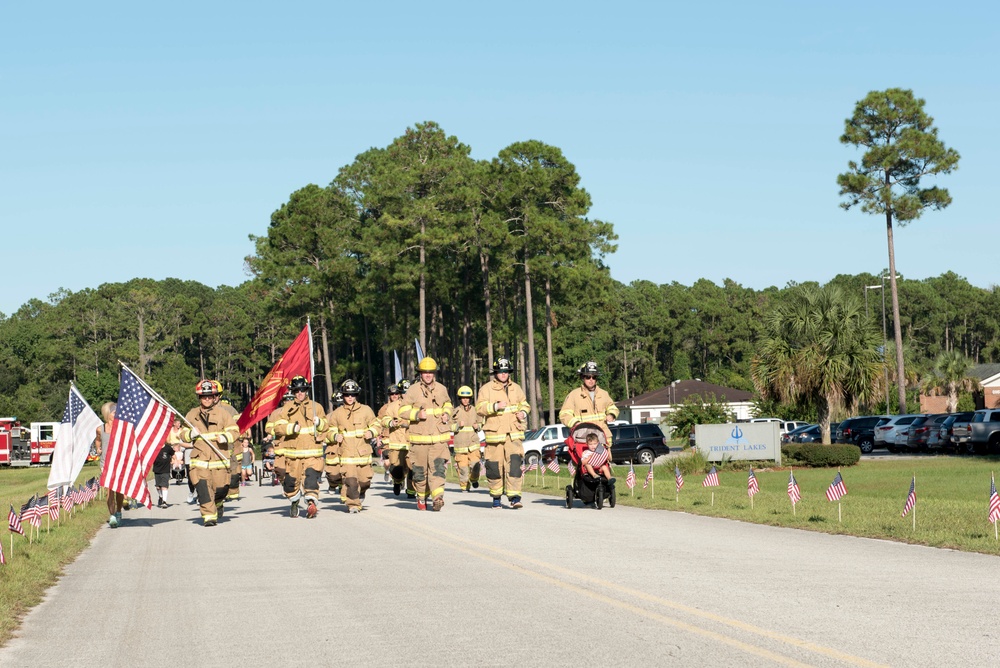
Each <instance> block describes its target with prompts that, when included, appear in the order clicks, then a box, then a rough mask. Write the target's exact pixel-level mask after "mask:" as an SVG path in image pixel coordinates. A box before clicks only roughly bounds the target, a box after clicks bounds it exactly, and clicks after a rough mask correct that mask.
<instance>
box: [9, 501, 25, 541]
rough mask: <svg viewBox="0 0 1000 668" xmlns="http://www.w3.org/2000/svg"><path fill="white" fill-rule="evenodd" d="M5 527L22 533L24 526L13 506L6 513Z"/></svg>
mask: <svg viewBox="0 0 1000 668" xmlns="http://www.w3.org/2000/svg"><path fill="white" fill-rule="evenodd" d="M7 528H8V529H9V530H10V531H12V532H14V533H19V534H21V535H22V536H23V535H24V528H23V527H22V526H21V518H20V516H19V515H18V514H17V513H15V512H14V506H11V507H10V512H9V513H7Z"/></svg>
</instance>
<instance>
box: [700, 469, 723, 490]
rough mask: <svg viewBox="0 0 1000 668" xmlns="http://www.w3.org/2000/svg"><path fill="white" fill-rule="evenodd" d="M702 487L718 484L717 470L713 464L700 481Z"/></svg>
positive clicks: (716, 485)
mask: <svg viewBox="0 0 1000 668" xmlns="http://www.w3.org/2000/svg"><path fill="white" fill-rule="evenodd" d="M701 486H702V487H718V486H719V471H718V470H717V469H716V468H715V467H714V466H713V467H712V468H711V469H709V471H708V475H707V476H705V479H704V480H702V481H701Z"/></svg>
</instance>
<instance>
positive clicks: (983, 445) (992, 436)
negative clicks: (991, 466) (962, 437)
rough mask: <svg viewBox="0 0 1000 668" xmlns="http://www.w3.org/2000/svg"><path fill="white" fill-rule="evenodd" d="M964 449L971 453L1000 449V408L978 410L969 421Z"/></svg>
mask: <svg viewBox="0 0 1000 668" xmlns="http://www.w3.org/2000/svg"><path fill="white" fill-rule="evenodd" d="M966 449H967V451H968V452H970V453H972V454H982V453H984V452H985V453H988V452H992V451H994V450H1000V408H990V409H985V410H979V411H976V412H975V413H973V415H972V420H971V421H969V440H968V442H967V443H966Z"/></svg>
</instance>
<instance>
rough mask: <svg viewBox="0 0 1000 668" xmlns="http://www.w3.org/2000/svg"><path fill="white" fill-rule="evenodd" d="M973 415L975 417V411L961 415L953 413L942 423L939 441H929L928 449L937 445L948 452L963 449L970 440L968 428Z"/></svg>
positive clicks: (964, 412)
mask: <svg viewBox="0 0 1000 668" xmlns="http://www.w3.org/2000/svg"><path fill="white" fill-rule="evenodd" d="M973 415H975V411H963V412H961V413H952V414H951V415H949V416H948V417H946V418H945V419H944V422H942V423H941V428H940V429H939V430H938V432H939V433H938V441H937V442H934V441H933V440H928V442H927V445H928V447H934V446H935V445H936V446H938V447H942V448H944V449H946V450H958V449H960V448H962V447H963V445H964V444H965V442H966V441H968V440H969V434H968V427H969V422H970V421H971V420H972V416H973Z"/></svg>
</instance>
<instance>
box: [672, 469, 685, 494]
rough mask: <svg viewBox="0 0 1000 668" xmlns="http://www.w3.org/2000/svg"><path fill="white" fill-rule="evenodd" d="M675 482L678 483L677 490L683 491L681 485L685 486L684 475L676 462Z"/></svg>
mask: <svg viewBox="0 0 1000 668" xmlns="http://www.w3.org/2000/svg"><path fill="white" fill-rule="evenodd" d="M674 482H675V483H677V491H678V492H679V491H681V487H683V486H684V476H683V475H682V474H681V469H680V467H679V466H677V465H676V464H674Z"/></svg>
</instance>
